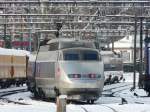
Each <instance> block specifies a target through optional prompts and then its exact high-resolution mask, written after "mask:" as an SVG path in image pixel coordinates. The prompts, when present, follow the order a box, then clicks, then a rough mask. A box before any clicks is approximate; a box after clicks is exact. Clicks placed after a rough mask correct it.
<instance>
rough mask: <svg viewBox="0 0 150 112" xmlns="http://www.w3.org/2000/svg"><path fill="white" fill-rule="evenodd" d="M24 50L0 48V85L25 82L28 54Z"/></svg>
mask: <svg viewBox="0 0 150 112" xmlns="http://www.w3.org/2000/svg"><path fill="white" fill-rule="evenodd" d="M29 54H30V52H28V51H25V50H16V49H5V48H0V87H1V88H8V87H10V86H11V85H16V86H20V85H23V84H24V83H26V73H27V65H28V56H29Z"/></svg>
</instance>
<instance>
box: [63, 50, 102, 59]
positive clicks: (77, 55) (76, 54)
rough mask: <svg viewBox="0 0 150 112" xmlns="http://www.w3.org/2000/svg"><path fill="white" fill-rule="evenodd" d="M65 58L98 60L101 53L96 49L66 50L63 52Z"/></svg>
mask: <svg viewBox="0 0 150 112" xmlns="http://www.w3.org/2000/svg"><path fill="white" fill-rule="evenodd" d="M63 59H64V60H68V61H73V60H74V61H78V60H79V61H82V60H84V61H98V60H100V58H99V55H98V53H97V52H96V51H66V52H64V53H63Z"/></svg>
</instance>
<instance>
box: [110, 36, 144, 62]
mask: <svg viewBox="0 0 150 112" xmlns="http://www.w3.org/2000/svg"><path fill="white" fill-rule="evenodd" d="M110 46H112V45H111V44H110ZM136 46H137V47H136V56H137V60H138V59H139V58H140V40H139V35H138V36H137V43H136ZM114 51H115V52H117V53H120V55H121V56H122V58H123V63H133V60H134V36H133V35H130V36H126V37H124V38H123V39H121V40H118V41H116V42H114ZM143 53H144V50H143Z"/></svg>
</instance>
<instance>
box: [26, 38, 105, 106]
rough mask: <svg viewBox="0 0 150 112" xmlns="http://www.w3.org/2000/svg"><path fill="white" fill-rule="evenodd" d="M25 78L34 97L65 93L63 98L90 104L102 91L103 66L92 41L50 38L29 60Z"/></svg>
mask: <svg viewBox="0 0 150 112" xmlns="http://www.w3.org/2000/svg"><path fill="white" fill-rule="evenodd" d="M27 78H28V81H27V82H28V83H27V86H28V89H29V90H30V91H31V92H32V93H33V94H34V96H36V97H40V98H56V97H57V96H59V95H60V94H65V95H67V96H68V97H67V99H71V100H81V101H86V102H88V103H94V101H95V100H97V99H98V98H99V97H100V96H101V93H102V91H103V87H104V65H103V61H102V60H101V55H100V52H99V50H97V49H96V47H95V44H94V43H93V42H91V41H87V40H77V39H65V38H58V39H52V40H50V41H48V42H47V43H46V44H45V45H41V46H40V48H39V51H38V52H37V55H36V56H33V57H32V59H31V60H29V66H28V73H27Z"/></svg>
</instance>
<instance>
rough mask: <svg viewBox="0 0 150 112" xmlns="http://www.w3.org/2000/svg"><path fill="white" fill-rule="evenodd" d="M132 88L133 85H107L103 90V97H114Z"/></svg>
mask: <svg viewBox="0 0 150 112" xmlns="http://www.w3.org/2000/svg"><path fill="white" fill-rule="evenodd" d="M131 87H132V84H131V83H117V84H112V85H107V86H105V87H104V89H103V93H102V95H103V96H113V95H114V94H115V93H117V92H121V91H123V90H127V89H130V88H131Z"/></svg>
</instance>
